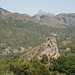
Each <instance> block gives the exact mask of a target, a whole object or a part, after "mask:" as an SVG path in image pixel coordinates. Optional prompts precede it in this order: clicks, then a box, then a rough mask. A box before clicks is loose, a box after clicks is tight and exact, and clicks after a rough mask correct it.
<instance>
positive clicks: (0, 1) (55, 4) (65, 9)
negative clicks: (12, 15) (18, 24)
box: [0, 0, 75, 16]
mask: <svg viewBox="0 0 75 75" xmlns="http://www.w3.org/2000/svg"><path fill="white" fill-rule="evenodd" d="M0 8H4V9H6V10H8V11H10V12H18V13H22V14H24V13H25V14H29V15H31V16H33V15H35V14H37V13H38V11H39V10H40V9H42V10H43V11H45V12H50V13H53V14H55V15H57V14H59V13H75V0H0Z"/></svg>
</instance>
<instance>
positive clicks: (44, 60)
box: [42, 54, 48, 64]
mask: <svg viewBox="0 0 75 75" xmlns="http://www.w3.org/2000/svg"><path fill="white" fill-rule="evenodd" d="M42 62H43V63H44V64H46V63H48V56H47V55H46V54H43V55H42Z"/></svg>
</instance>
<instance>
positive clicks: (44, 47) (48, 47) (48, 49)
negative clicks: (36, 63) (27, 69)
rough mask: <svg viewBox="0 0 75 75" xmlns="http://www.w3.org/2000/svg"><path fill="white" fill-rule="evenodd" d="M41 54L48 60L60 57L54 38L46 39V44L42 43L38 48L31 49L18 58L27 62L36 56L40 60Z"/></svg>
mask: <svg viewBox="0 0 75 75" xmlns="http://www.w3.org/2000/svg"><path fill="white" fill-rule="evenodd" d="M43 54H47V56H48V58H50V57H52V58H53V57H54V58H57V57H59V56H60V54H59V53H58V47H57V43H56V39H55V38H50V39H48V40H47V41H46V42H44V43H42V44H41V45H40V46H37V47H35V48H33V49H32V50H31V51H29V52H27V53H26V54H24V55H23V56H21V57H20V58H21V59H22V58H23V59H28V60H29V59H30V58H32V57H34V56H37V57H38V58H39V59H40V60H41V57H42V55H43Z"/></svg>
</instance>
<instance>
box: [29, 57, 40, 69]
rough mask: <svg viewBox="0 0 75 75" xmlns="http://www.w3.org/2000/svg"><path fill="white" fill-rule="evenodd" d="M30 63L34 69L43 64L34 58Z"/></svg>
mask: <svg viewBox="0 0 75 75" xmlns="http://www.w3.org/2000/svg"><path fill="white" fill-rule="evenodd" d="M30 62H31V63H32V67H34V68H38V67H39V66H40V64H41V62H40V61H39V59H38V57H36V56H34V57H33V58H32V59H31V60H30Z"/></svg>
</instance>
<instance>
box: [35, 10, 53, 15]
mask: <svg viewBox="0 0 75 75" xmlns="http://www.w3.org/2000/svg"><path fill="white" fill-rule="evenodd" d="M37 15H39V16H42V15H44V16H54V14H52V13H46V12H44V11H43V10H39V12H38V13H37V14H36V15H35V16H37Z"/></svg>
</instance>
